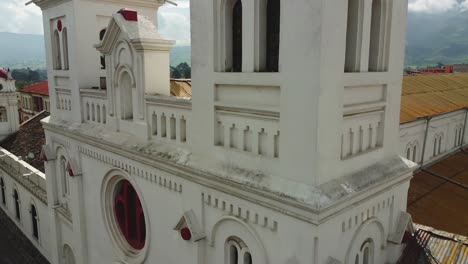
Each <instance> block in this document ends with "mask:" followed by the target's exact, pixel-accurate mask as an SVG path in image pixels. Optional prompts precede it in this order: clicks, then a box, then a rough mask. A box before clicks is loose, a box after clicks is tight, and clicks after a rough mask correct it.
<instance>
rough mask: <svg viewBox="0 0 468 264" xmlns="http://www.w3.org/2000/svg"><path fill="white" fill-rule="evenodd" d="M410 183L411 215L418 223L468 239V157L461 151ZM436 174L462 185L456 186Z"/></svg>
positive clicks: (419, 173)
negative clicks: (467, 187)
mask: <svg viewBox="0 0 468 264" xmlns="http://www.w3.org/2000/svg"><path fill="white" fill-rule="evenodd" d="M426 170H427V171H429V172H430V173H428V172H425V171H419V172H416V173H415V174H414V177H413V179H412V180H411V184H410V188H409V193H408V212H409V213H410V214H411V215H412V217H413V221H414V222H415V223H419V224H423V225H426V226H431V227H433V228H436V229H439V230H445V231H447V232H451V233H455V234H460V235H464V236H468V214H467V213H466V212H468V202H467V201H468V191H467V189H466V186H467V185H468V154H466V153H464V152H458V153H456V154H454V155H451V156H449V157H447V158H446V159H443V160H441V161H439V162H437V163H435V164H432V165H431V166H430V167H428V168H427V169H426ZM433 174H437V175H440V176H443V177H446V178H449V179H450V180H452V181H454V182H457V183H460V184H462V185H464V186H465V187H463V186H461V185H457V184H454V183H452V182H450V181H447V180H444V179H442V178H439V177H437V176H435V175H433Z"/></svg>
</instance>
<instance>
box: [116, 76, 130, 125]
mask: <svg viewBox="0 0 468 264" xmlns="http://www.w3.org/2000/svg"><path fill="white" fill-rule="evenodd" d="M119 88H120V108H121V118H122V119H123V120H132V119H133V88H132V80H131V78H130V75H129V74H128V73H127V72H124V73H123V74H122V76H121V77H120V82H119Z"/></svg>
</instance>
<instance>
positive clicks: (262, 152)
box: [215, 107, 280, 158]
mask: <svg viewBox="0 0 468 264" xmlns="http://www.w3.org/2000/svg"><path fill="white" fill-rule="evenodd" d="M215 131H216V133H215V137H216V138H215V145H216V146H221V147H224V148H225V149H228V150H238V151H242V152H246V153H251V154H254V155H257V156H263V157H270V158H279V155H280V153H279V140H280V131H279V114H278V113H275V112H266V111H258V110H248V109H234V108H227V107H218V108H217V111H216V129H215Z"/></svg>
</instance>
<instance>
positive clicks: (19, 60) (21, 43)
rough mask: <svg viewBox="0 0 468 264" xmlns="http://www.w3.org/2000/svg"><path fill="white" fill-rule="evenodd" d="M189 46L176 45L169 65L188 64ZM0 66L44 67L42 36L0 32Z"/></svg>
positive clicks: (189, 60)
mask: <svg viewBox="0 0 468 264" xmlns="http://www.w3.org/2000/svg"><path fill="white" fill-rule="evenodd" d="M190 52H191V49H190V46H176V47H174V48H172V51H171V66H174V67H175V66H177V65H179V64H180V63H182V62H187V63H188V64H189V65H190V62H191V58H190ZM0 67H9V68H15V69H17V68H27V67H30V68H45V48H44V36H42V35H28V34H15V33H6V32H0Z"/></svg>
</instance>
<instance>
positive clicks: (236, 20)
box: [232, 0, 242, 72]
mask: <svg viewBox="0 0 468 264" xmlns="http://www.w3.org/2000/svg"><path fill="white" fill-rule="evenodd" d="M232 71H233V72H241V71H242V0H237V1H235V3H234V6H233V8H232Z"/></svg>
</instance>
